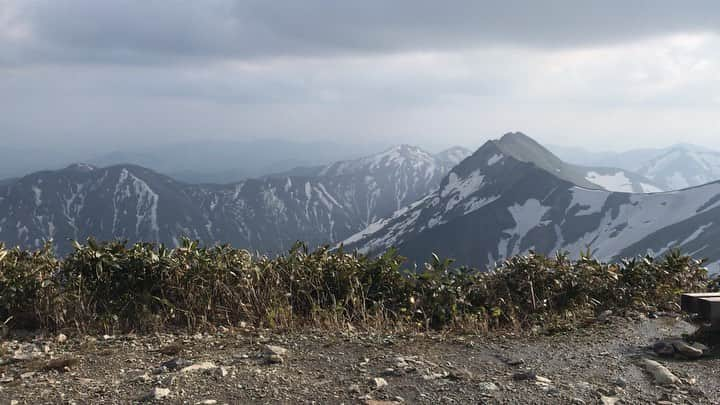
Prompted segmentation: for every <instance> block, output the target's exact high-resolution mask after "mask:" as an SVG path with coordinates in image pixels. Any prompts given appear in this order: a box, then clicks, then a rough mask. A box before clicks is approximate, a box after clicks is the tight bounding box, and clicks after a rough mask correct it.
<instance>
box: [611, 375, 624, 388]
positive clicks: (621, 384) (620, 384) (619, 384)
mask: <svg viewBox="0 0 720 405" xmlns="http://www.w3.org/2000/svg"><path fill="white" fill-rule="evenodd" d="M613 384H615V386H616V387H620V388H625V387H627V381H625V379H624V378H622V377H618V378H616V379H615V381H614V382H613Z"/></svg>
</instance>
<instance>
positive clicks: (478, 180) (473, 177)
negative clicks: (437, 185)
mask: <svg viewBox="0 0 720 405" xmlns="http://www.w3.org/2000/svg"><path fill="white" fill-rule="evenodd" d="M447 180H448V182H447V184H445V185H444V186H443V187H442V189H441V190H440V197H442V198H447V197H449V196H452V198H450V199H449V200H448V202H447V205H446V206H445V211H450V210H452V209H453V208H455V206H456V205H457V204H458V203H459V202H461V201H463V200H465V199H466V198H467V197H468V196H469V195H471V194H473V193H475V192H476V191H478V190H479V189H480V188H481V187H482V185H483V182H484V180H485V176H484V175H482V174H480V170H475V171H474V172H472V173H470V175H468V176H467V177H465V178H460V177H459V176H458V175H457V174H456V173H455V172H450V174H449V175H448V177H447Z"/></svg>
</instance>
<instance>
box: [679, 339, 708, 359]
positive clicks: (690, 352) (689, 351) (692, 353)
mask: <svg viewBox="0 0 720 405" xmlns="http://www.w3.org/2000/svg"><path fill="white" fill-rule="evenodd" d="M673 346H674V347H675V350H677V351H678V353H680V354H682V355H683V356H685V357H687V358H689V359H697V358H700V357H702V355H703V351H702V350H700V349H697V348H695V347H692V346H690V345H689V344H687V343H685V342H683V341H682V340H678V341H675V342H673Z"/></svg>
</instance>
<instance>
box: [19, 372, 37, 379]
mask: <svg viewBox="0 0 720 405" xmlns="http://www.w3.org/2000/svg"><path fill="white" fill-rule="evenodd" d="M35 374H37V373H36V372H34V371H28V372H26V373H22V374H20V378H21V379H23V380H27V379H28V378H33V377H34V376H35Z"/></svg>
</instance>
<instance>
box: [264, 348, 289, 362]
mask: <svg viewBox="0 0 720 405" xmlns="http://www.w3.org/2000/svg"><path fill="white" fill-rule="evenodd" d="M263 354H264V355H265V359H267V361H268V363H270V364H279V363H283V362H284V361H285V356H287V354H288V349H286V348H284V347H280V346H274V345H265V346H263Z"/></svg>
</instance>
